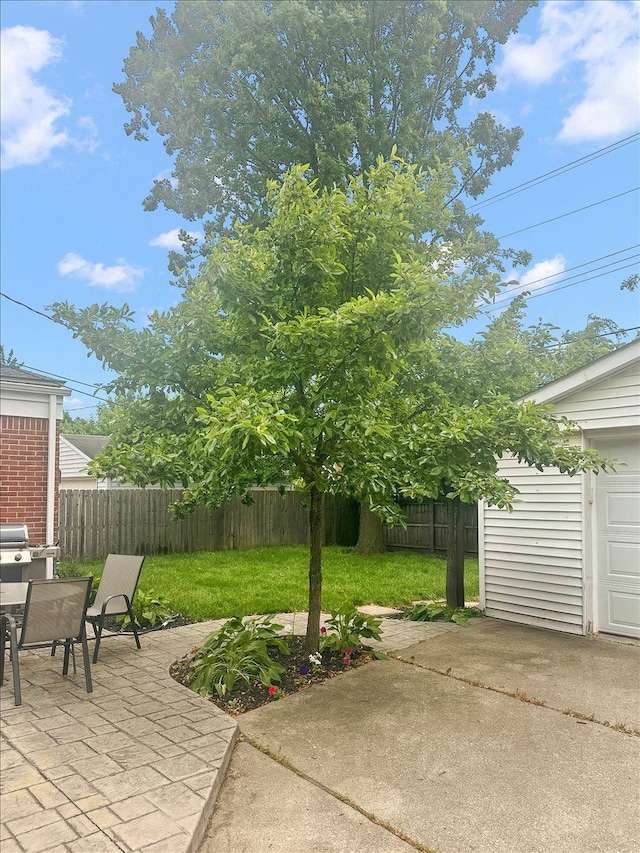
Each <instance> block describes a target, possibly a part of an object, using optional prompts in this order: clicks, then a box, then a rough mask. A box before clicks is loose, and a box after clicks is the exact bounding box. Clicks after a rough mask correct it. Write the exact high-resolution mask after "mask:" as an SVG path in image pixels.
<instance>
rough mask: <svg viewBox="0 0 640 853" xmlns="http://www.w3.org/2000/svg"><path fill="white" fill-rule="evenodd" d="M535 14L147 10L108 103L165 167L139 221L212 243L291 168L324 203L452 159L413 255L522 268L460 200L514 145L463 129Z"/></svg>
mask: <svg viewBox="0 0 640 853" xmlns="http://www.w3.org/2000/svg"><path fill="white" fill-rule="evenodd" d="M533 5H535V3H533V2H520V0H518V2H514V0H512V1H511V2H508V3H505V2H503V0H499V2H487V0H482V2H480V0H476V2H474V3H469V2H466V0H465V2H460V0H448V2H445V0H429V2H416V0H393V1H392V2H388V0H350V2H334V0H328V2H327V0H315V2H309V0H280V2H278V3H273V2H267V0H250V2H248V0H241V2H238V0H224V2H206V3H197V2H188V3H185V2H178V3H177V4H176V7H175V11H174V13H173V14H172V15H171V16H169V15H167V13H166V12H164V11H163V10H158V13H157V16H156V17H155V18H152V19H151V26H152V37H151V38H145V37H144V36H142V35H141V34H138V39H137V42H136V45H135V46H134V47H133V48H132V49H131V52H130V54H129V57H128V59H127V60H126V61H125V66H124V70H125V74H126V80H125V81H124V82H123V83H120V84H118V85H116V86H115V87H114V89H115V91H116V92H117V93H119V94H120V95H121V96H122V98H123V101H124V103H125V106H126V107H127V109H128V110H129V111H130V112H131V113H132V114H133V118H132V120H131V122H130V123H129V124H128V125H127V132H128V133H130V134H133V135H134V136H135V137H136V138H137V139H141V140H142V139H147V136H148V133H149V131H150V130H151V129H152V128H155V130H156V131H157V133H158V134H159V135H160V136H161V137H162V138H163V140H164V145H165V148H166V150H167V152H168V154H169V155H170V156H172V157H173V158H174V168H173V174H172V177H171V178H166V179H163V180H160V181H157V182H156V183H155V184H154V186H153V189H152V191H151V193H150V194H149V196H148V197H147V199H146V200H145V207H146V208H148V209H155V208H156V207H157V206H158V205H159V204H162V205H164V206H165V207H167V208H168V209H171V210H175V211H177V212H178V213H181V214H182V215H184V216H185V217H186V218H188V219H198V218H201V217H204V216H211V217H212V221H211V222H210V223H208V225H207V228H208V229H209V230H211V231H218V232H219V231H221V230H223V229H224V226H225V225H227V226H229V225H230V224H232V222H233V220H234V219H235V218H239V219H240V220H243V221H253V222H259V221H260V220H261V216H262V214H263V203H264V198H265V192H266V182H267V180H268V179H277V178H278V177H279V176H280V175H282V173H283V172H284V170H285V169H287V168H289V167H291V166H293V165H295V164H297V163H307V164H309V166H308V168H309V171H310V174H311V175H312V176H313V177H315V178H316V179H317V180H318V181H319V184H320V185H321V186H326V187H331V186H332V185H333V184H337V185H341V186H346V185H347V182H348V179H349V177H350V176H352V175H353V174H355V173H356V172H363V171H366V170H367V169H368V168H370V167H371V166H372V165H373V164H374V163H375V161H376V158H377V157H378V156H380V155H382V156H384V157H389V156H390V155H391V152H392V151H395V150H397V151H398V152H399V154H400V155H401V156H403V157H405V158H406V159H407V160H409V161H410V162H412V163H416V164H418V165H420V166H422V167H423V168H425V169H429V168H434V167H436V166H437V164H438V163H440V162H443V161H450V160H451V158H452V157H455V158H456V160H457V162H456V168H455V180H454V181H453V182H452V183H451V184H450V185H449V186H448V188H447V193H446V194H444V195H443V198H442V201H441V204H442V205H443V206H449V207H450V209H451V212H452V214H453V215H452V216H449V217H447V218H446V219H444V218H443V217H437V218H434V221H433V222H432V223H429V228H428V229H427V233H426V234H425V239H429V240H432V241H433V242H434V243H436V242H437V243H440V244H443V243H444V244H446V245H447V246H448V251H450V252H451V253H452V255H453V256H455V257H457V258H458V259H459V260H464V262H465V263H466V264H468V265H469V266H471V267H472V268H473V269H474V270H475V271H476V272H479V273H481V272H487V271H491V272H495V271H498V272H504V266H503V259H504V258H507V257H509V258H512V260H513V261H514V262H515V263H518V262H522V261H524V260H525V256H524V254H517V253H513V252H511V251H509V250H502V249H500V247H499V244H498V241H497V240H496V239H495V237H494V236H493V235H491V234H488V233H485V232H482V231H481V225H482V220H481V218H480V217H478V216H469V215H468V214H467V213H466V210H465V207H464V205H463V203H462V201H461V200H460V197H461V196H463V195H465V194H466V195H467V196H470V197H472V198H476V197H477V196H478V195H480V194H481V193H482V192H483V191H484V189H485V188H486V187H487V185H488V184H489V181H490V179H491V176H492V175H493V173H494V172H495V171H497V170H499V169H502V168H504V167H505V166H507V165H509V164H510V163H511V162H512V159H513V156H514V152H515V151H516V150H517V147H518V142H519V139H520V137H521V134H522V131H521V130H520V128H505V127H503V126H501V125H499V124H497V123H496V121H495V119H494V117H493V116H492V115H491V114H490V113H488V112H482V113H480V114H479V115H478V116H477V117H476V118H475V119H473V120H470V121H469V122H468V123H467V124H465V123H464V122H463V121H462V120H461V113H462V107H463V106H464V105H465V104H467V103H468V102H469V101H470V100H472V99H475V100H480V99H482V98H483V97H485V96H486V94H487V93H488V92H490V91H491V90H492V89H493V88H494V87H495V84H496V79H495V75H494V74H493V72H492V71H491V65H492V63H493V61H494V58H495V52H496V47H497V45H498V44H502V43H504V42H505V41H506V40H507V38H508V37H509V36H510V35H511V34H512V33H513V32H515V30H516V29H517V27H518V24H519V22H520V20H521V19H522V17H523V16H524V15H525V14H526V13H527V11H528V10H529V9H530V8H531V7H532V6H533ZM182 236H183V241H184V248H185V253H184V255H181V254H179V253H176V252H172V253H171V254H170V259H171V263H170V268H171V269H172V270H173V272H174V273H176V274H177V275H179V276H180V277H181V278H184V277H185V276H186V277H188V274H189V272H188V270H189V260H190V259H191V260H192V259H193V255H194V252H196V251H197V248H196V244H195V241H194V240H193V239H191V238H188V236H187V235H186V233H184V232H183V235H182ZM205 251H206V248H205ZM371 274H372V275H373V276H375V275H376V270H375V269H374V268H372V270H371ZM383 278H384V274H383ZM372 281H373V279H372ZM368 284H369V286H370V287H374V285H373V284H372V282H371V281H370V282H369V283H368ZM374 289H375V287H374ZM353 295H355V294H353ZM360 519H361V520H360V536H359V539H358V546H357V549H358V550H359V551H360V552H362V553H369V552H372V551H378V550H382V548H383V540H382V535H383V528H382V524H381V522H380V519H379V518H378V516H377V515H375V513H373V512H371V511H370V509H369V507H368V505H367V504H366V502H365V503H363V504H362V506H361V516H360Z"/></svg>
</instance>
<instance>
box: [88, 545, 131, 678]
mask: <svg viewBox="0 0 640 853" xmlns="http://www.w3.org/2000/svg"><path fill="white" fill-rule="evenodd" d="M143 563H144V557H136V556H134V555H132V554H109V555H108V557H107V559H106V562H105V564H104V570H103V572H102V577H101V578H100V586H99V587H98V592H97V593H96V598H95V601H94V602H93V604H92V605H91V607H90V608H89V609H88V610H87V621H88V622H91V625H92V626H93V633H94V634H95V640H96V647H95V649H94V651H93V662H94V663H97V661H98V651H99V650H100V642H101V640H102V629H103V627H104V620H105V617H106V616H121V615H124V614H128V615H129V619H131V629H132V631H133V636H134V639H135V641H136V646H137V647H138V648H140V639H139V637H138V632H137V631H136V626H135V622H134V621H133V613H132V611H131V602H132V601H133V596H134V595H135V592H136V587H137V586H138V579H139V578H140V572H141V571H142V564H143ZM111 636H113V635H111Z"/></svg>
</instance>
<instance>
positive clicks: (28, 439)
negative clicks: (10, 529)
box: [0, 415, 60, 545]
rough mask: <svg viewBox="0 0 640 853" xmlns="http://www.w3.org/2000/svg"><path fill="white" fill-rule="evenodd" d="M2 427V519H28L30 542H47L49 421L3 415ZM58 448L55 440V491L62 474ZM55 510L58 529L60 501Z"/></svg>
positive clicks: (0, 421) (18, 520)
mask: <svg viewBox="0 0 640 853" xmlns="http://www.w3.org/2000/svg"><path fill="white" fill-rule="evenodd" d="M56 429H57V430H59V424H56ZM0 430H1V436H0V519H1V520H2V521H3V522H25V523H26V524H27V525H28V526H29V542H30V543H31V544H32V545H39V544H43V543H46V523H47V443H48V438H47V436H48V421H47V420H46V419H45V418H22V417H15V416H7V415H3V416H2V418H1V420H0ZM57 448H58V442H57V440H56V494H57V489H58V485H59V477H60V472H59V470H58V459H57V455H58V450H57ZM55 513H56V517H55V521H54V528H53V529H54V530H57V529H58V518H57V513H58V501H57V500H56V501H55ZM46 544H52V543H46Z"/></svg>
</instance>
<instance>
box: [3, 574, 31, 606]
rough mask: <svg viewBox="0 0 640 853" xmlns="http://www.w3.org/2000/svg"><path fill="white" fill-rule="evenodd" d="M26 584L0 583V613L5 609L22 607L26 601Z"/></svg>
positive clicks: (27, 586) (27, 585)
mask: <svg viewBox="0 0 640 853" xmlns="http://www.w3.org/2000/svg"><path fill="white" fill-rule="evenodd" d="M28 588H29V584H28V583H10V582H8V581H4V582H1V583H0V612H4V611H5V610H6V609H7V608H13V607H24V605H25V602H26V600H27V589H28Z"/></svg>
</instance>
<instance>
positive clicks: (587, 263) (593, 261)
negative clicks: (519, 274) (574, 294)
mask: <svg viewBox="0 0 640 853" xmlns="http://www.w3.org/2000/svg"><path fill="white" fill-rule="evenodd" d="M638 246H640V243H634V245H633V246H627V247H626V248H625V249H618V251H617V252H610V253H609V254H608V255H600V257H599V258H592V259H591V260H590V261H585V262H584V263H582V264H576V265H575V266H573V267H567V268H566V269H565V270H562V272H557V273H550V274H549V275H543V276H541V277H540V278H535V279H533V281H529V282H527V284H518V285H517V286H518V287H522V288H524V289H525V290H526V289H527V287H530V285H532V284H538V282H540V281H546V280H547V279H548V278H557V277H558V276H560V275H564V274H565V273H568V272H572V271H573V270H579V269H581V268H582V267H588V266H591V264H596V263H597V262H598V261H605V260H606V259H607V258H613V257H614V255H622V254H624V252H630V251H631V249H637V248H638ZM632 257H633V258H636V257H638V255H637V254H635V255H631V256H630V257H629V258H620V259H619V260H617V261H612V262H611V264H605V265H604V266H612V265H613V264H617V263H621V261H627V260H630V259H631V258H632ZM596 269H604V267H597V268H596ZM591 272H595V270H591ZM580 275H582V273H580ZM571 278H574V276H571Z"/></svg>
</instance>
